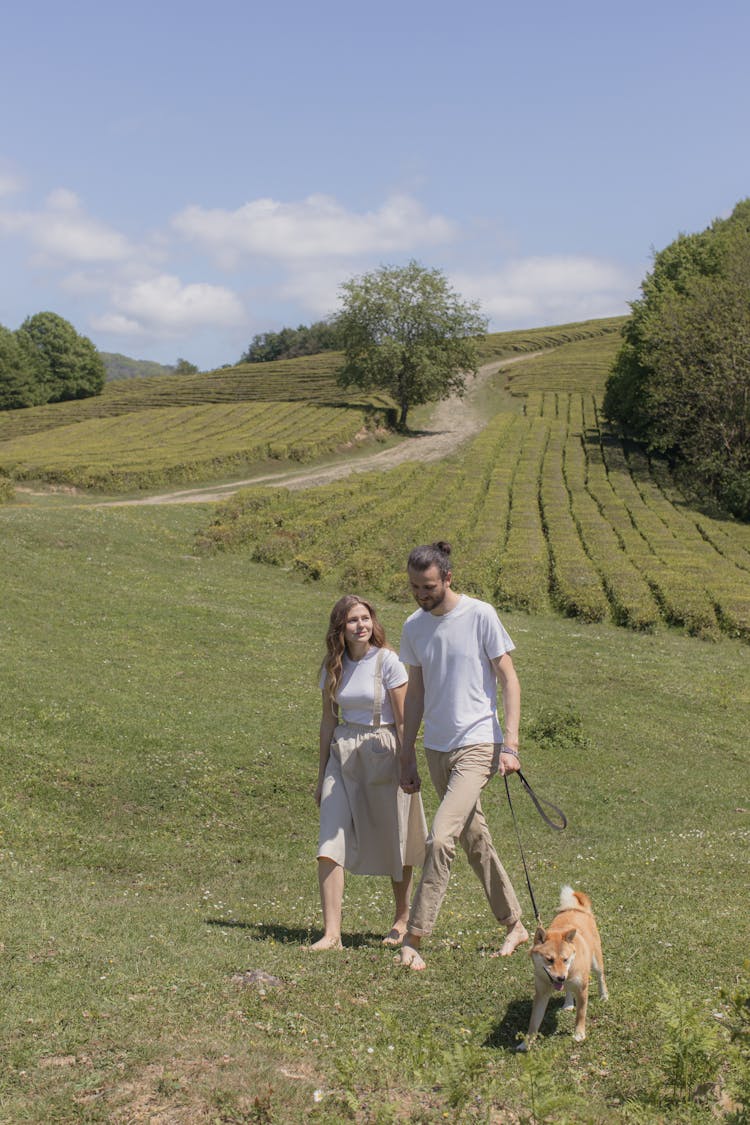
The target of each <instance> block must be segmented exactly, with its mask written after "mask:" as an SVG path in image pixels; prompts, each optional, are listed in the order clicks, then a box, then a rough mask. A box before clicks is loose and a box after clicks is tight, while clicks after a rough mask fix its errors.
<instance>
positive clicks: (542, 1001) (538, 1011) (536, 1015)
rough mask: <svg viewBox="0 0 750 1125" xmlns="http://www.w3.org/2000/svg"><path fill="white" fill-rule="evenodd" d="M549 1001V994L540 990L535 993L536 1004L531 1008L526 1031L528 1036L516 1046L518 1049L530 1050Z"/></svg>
mask: <svg viewBox="0 0 750 1125" xmlns="http://www.w3.org/2000/svg"><path fill="white" fill-rule="evenodd" d="M548 1002H549V994H545V995H540V994H539V993H538V992H537V993H536V994H535V996H534V1004H533V1006H532V1009H531V1019H530V1020H529V1030H528V1031H527V1032H526V1038H525V1039H523V1040H522V1041H521V1042H520V1043H519V1044H518V1047H517V1048H516V1050H517V1051H528V1049H529V1047H530V1046H531V1040H532V1039H533V1038H534V1036H535V1035H536V1033H537V1031H538V1030H539V1028H540V1027H541V1026H542V1020H543V1019H544V1013H545V1012H546V1011H547V1004H548Z"/></svg>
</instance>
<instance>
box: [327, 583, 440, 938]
mask: <svg viewBox="0 0 750 1125" xmlns="http://www.w3.org/2000/svg"><path fill="white" fill-rule="evenodd" d="M407 679H408V676H407V672H406V669H405V668H404V666H403V664H402V663H401V661H400V660H399V659H398V657H397V656H396V653H395V652H393V650H392V649H391V648H390V646H388V645H387V644H386V640H385V630H384V629H383V626H382V625H381V624H380V622H379V621H378V619H377V617H376V615H375V610H374V609H373V608H372V606H371V605H370V604H369V602H366V601H364V600H363V599H362V598H358V597H356V596H355V595H354V594H347V595H345V596H344V597H343V598H339V600H338V601H337V602H336V604H335V606H334V607H333V609H332V610H331V620H330V624H329V627H328V633H327V634H326V656H325V659H324V660H323V665H322V668H321V673H320V687H321V691H322V693H323V714H322V718H321V721H320V765H319V769H318V784H317V787H316V790H315V800H316V802H317V804H318V806H319V808H320V841H319V845H318V881H319V883H320V901H321V905H322V907H323V924H324V932H323V936H322V938H321V939H320V940H319V941H316V942H315V944H314V945H313V946H312V948H313V949H341V948H342V945H341V908H342V903H343V898H344V870H347V871H351V872H353V873H355V874H357V875H390V877H391V884H392V886H393V895H394V898H395V900H396V913H395V917H394V920H393V926H392V927H391V930H390V932H389V933H388V934H387V935H386V937H385V938H384V939H383V943H384V944H385V945H400V944H401V942H402V940H403V937H404V934H405V933H406V923H407V921H408V917H409V897H410V892H411V875H412V867H413V866H414V864H415V863H418V864H421V863H422V861H423V858H424V842H425V839H426V836H427V822H426V820H425V815H424V809H423V808H422V798H421V797H420V795H419V794H418V793H416V794H412V795H407V794H406V793H404V792H403V790H401V788H400V787H399V776H400V768H399V748H400V746H401V733H402V731H403V725H404V697H405V696H406V682H407ZM339 709H340V710H341V719H340V720H339Z"/></svg>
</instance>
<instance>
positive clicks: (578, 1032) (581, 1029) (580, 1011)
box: [573, 981, 589, 1043]
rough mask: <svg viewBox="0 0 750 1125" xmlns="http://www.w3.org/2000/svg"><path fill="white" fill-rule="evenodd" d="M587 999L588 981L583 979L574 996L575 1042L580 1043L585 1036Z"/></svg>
mask: <svg viewBox="0 0 750 1125" xmlns="http://www.w3.org/2000/svg"><path fill="white" fill-rule="evenodd" d="M588 1000H589V986H588V981H584V982H583V984H582V985H581V988H580V991H579V993H578V995H577V997H576V1026H575V1029H574V1031H573V1038H574V1039H575V1041H576V1043H582V1042H583V1040H584V1039H585V1038H586V1007H587V1005H588Z"/></svg>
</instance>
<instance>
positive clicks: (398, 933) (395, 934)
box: [383, 922, 406, 949]
mask: <svg viewBox="0 0 750 1125" xmlns="http://www.w3.org/2000/svg"><path fill="white" fill-rule="evenodd" d="M405 935H406V925H405V924H401V925H399V923H398V922H394V923H393V925H392V926H391V928H390V930H389V931H388V933H387V934H386V935H385V937H384V938H383V945H390V946H392V947H393V948H394V949H395V948H396V947H397V946H399V945H401V942H402V941H403V940H404V937H405Z"/></svg>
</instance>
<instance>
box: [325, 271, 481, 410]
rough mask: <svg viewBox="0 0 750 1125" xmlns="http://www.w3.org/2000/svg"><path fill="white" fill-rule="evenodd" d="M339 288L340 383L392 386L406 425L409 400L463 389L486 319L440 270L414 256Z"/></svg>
mask: <svg viewBox="0 0 750 1125" xmlns="http://www.w3.org/2000/svg"><path fill="white" fill-rule="evenodd" d="M341 293H342V302H343V308H342V310H341V312H340V313H339V316H338V318H337V324H338V328H339V333H340V337H341V343H342V347H343V349H344V352H345V355H346V361H345V364H344V366H343V367H342V368H341V370H340V371H339V373H338V380H339V383H340V384H341V385H342V386H344V387H350V386H357V387H361V388H362V389H363V390H372V389H378V390H383V391H387V392H388V393H389V394H390V395H391V397H392V398H393V399H394V400H395V401H396V403H397V404H398V406H399V426H400V427H402V428H405V427H406V419H407V415H408V412H409V409H410V408H411V407H412V406H417V405H419V404H421V403H425V402H436V401H438V400H439V399H443V398H447V397H448V396H449V395H451V394H454V393H456V394H462V393H463V391H464V389H465V385H466V376H467V374H468V373H469V372H472V373H474V372H476V369H477V349H476V338H477V337H479V336H482V335H484V333H486V331H487V321H486V319H485V318H484V317H483V316H481V315H480V312H479V305H478V304H477V303H476V302H469V303H467V302H465V301H462V300H461V299H460V297H459V296H458V294H457V293H455V292H454V290H452V289H451V288H450V286H449V284H448V281H447V279H446V278H445V276H444V275H443V274H442V273H441V271H440V270H437V269H427V268H426V267H424V266H422V265H420V264H419V263H418V262H415V261H411V262H409V264H408V265H407V266H402V267H398V266H381V267H380V268H379V269H377V270H374V271H373V272H372V273H368V274H364V275H363V276H362V277H355V278H352V279H351V280H350V281H347V282H345V283H344V284H343V285H342V286H341Z"/></svg>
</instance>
